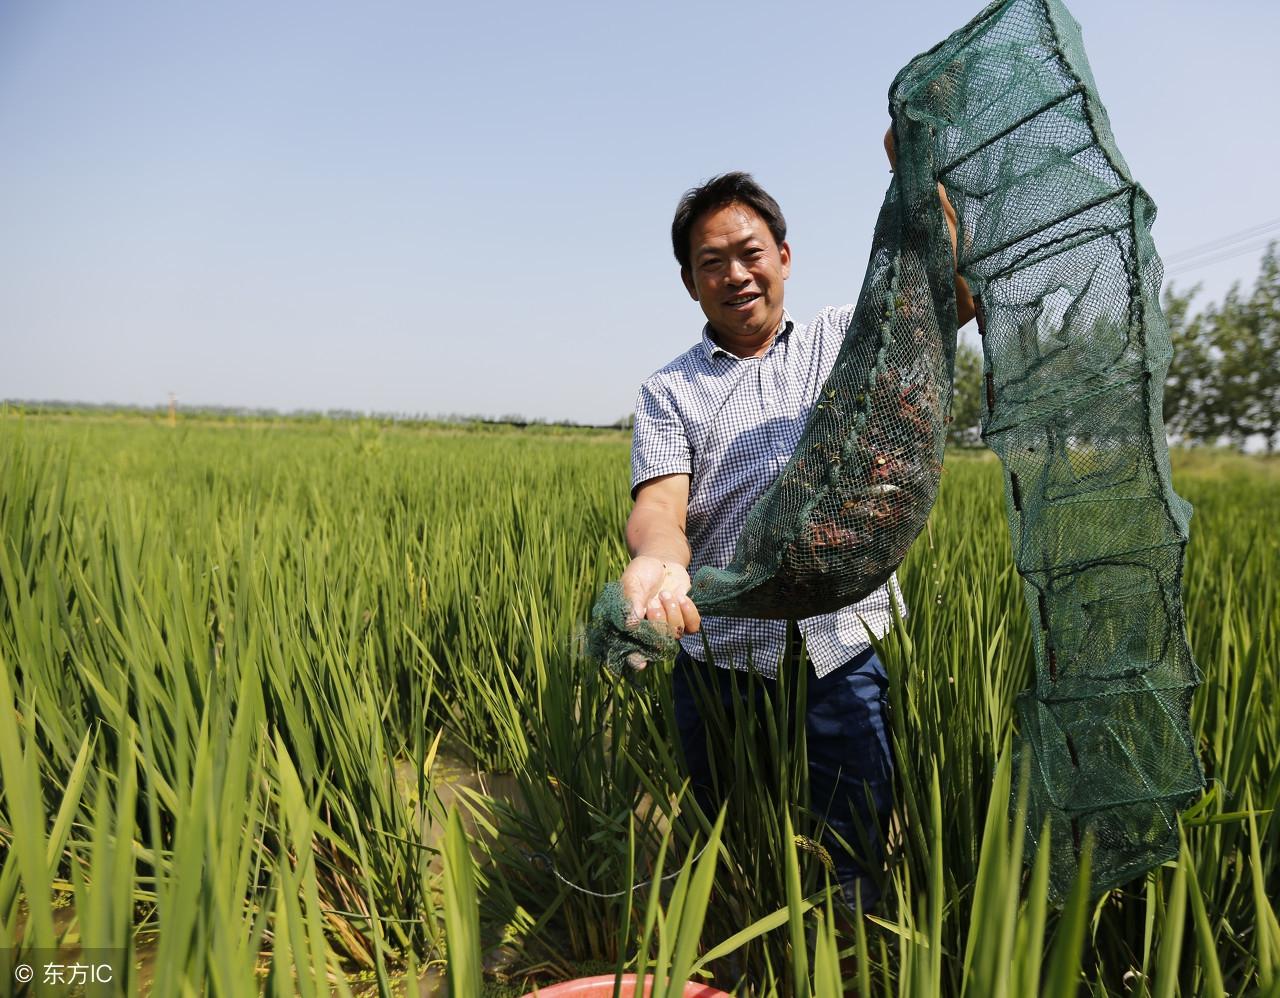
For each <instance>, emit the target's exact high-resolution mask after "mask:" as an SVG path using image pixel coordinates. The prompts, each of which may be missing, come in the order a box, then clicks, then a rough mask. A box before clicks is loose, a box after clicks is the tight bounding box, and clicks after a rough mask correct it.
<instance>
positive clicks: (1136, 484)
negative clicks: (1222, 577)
mask: <svg viewBox="0 0 1280 998" xmlns="http://www.w3.org/2000/svg"><path fill="white" fill-rule="evenodd" d="M889 98H890V101H889V102H890V114H891V116H892V119H893V132H894V139H895V145H896V149H897V168H896V171H895V173H894V176H893V179H892V182H891V184H890V186H889V190H888V193H887V194H886V197H885V201H884V206H883V208H882V209H881V212H880V216H879V219H878V222H877V225H876V230H875V234H874V239H873V245H872V251H871V258H870V262H869V264H868V268H867V272H866V277H865V280H864V283H863V289H862V293H861V295H860V297H859V300H858V305H857V309H856V311H855V313H854V316H853V319H852V321H851V324H850V326H849V329H848V332H847V334H846V337H845V341H844V343H843V346H842V348H841V350H840V353H839V356H838V358H837V360H836V362H835V365H834V367H833V369H832V371H831V374H830V377H829V378H828V381H827V383H826V385H825V386H824V388H823V392H822V395H821V396H820V398H819V399H818V401H817V403H816V405H815V407H814V410H813V413H812V415H811V417H810V419H809V422H808V424H807V426H806V429H805V432H804V434H803V436H802V437H801V440H800V443H799V444H798V446H797V447H796V450H795V451H794V453H793V454H792V457H791V460H790V461H789V463H788V464H787V465H786V466H785V467H784V468H783V470H782V471H781V472H780V473H779V474H778V477H777V478H776V480H775V481H774V482H773V483H772V484H771V485H770V487H769V488H768V489H767V490H766V491H765V493H764V494H763V496H762V497H761V498H760V500H759V501H758V502H757V504H756V506H755V507H754V509H753V510H752V512H751V514H750V516H749V518H748V521H747V524H746V526H745V528H744V529H743V531H742V534H741V536H740V538H739V541H738V545H737V550H736V551H735V554H734V558H733V560H732V562H731V563H730V564H729V565H728V566H726V567H725V568H723V569H718V568H702V569H700V570H699V571H698V572H697V573H696V575H695V577H694V580H693V590H692V592H691V594H690V595H691V597H692V599H693V601H694V602H695V604H696V605H697V606H698V608H699V610H700V611H701V612H702V613H703V614H704V615H720V616H746V617H764V618H792V619H798V618H804V617H808V616H812V615H815V614H818V613H822V612H826V611H830V610H834V609H837V608H839V607H843V606H847V605H848V604H850V603H853V602H856V601H857V600H859V599H861V598H863V597H865V596H866V595H868V594H869V593H871V592H872V591H874V590H875V589H876V588H878V587H879V586H881V585H882V584H884V582H885V581H886V580H887V579H888V577H889V576H890V574H891V573H892V572H893V570H894V569H895V568H896V567H897V566H898V565H899V564H900V562H901V561H902V558H903V557H904V556H905V554H906V551H907V549H908V547H909V546H910V544H911V542H912V541H913V540H914V539H915V537H916V536H917V535H918V533H919V531H920V530H921V528H922V527H923V524H924V521H925V518H926V517H927V515H928V512H929V510H930V508H931V506H932V504H933V500H934V497H935V495H936V492H937V485H938V477H939V474H940V471H941V464H942V454H943V444H944V440H945V429H946V414H947V412H948V409H949V406H950V396H951V382H952V373H953V362H954V355H955V340H956V305H955V293H954V271H955V269H956V267H957V266H958V268H959V270H960V272H961V273H962V274H963V275H964V277H965V278H966V280H967V282H968V284H969V287H970V289H971V291H972V292H973V294H974V296H975V301H976V303H977V305H978V326H979V333H980V335H981V339H982V346H983V355H984V372H983V394H984V398H985V403H986V407H985V414H984V418H983V439H984V440H985V441H986V443H987V445H988V446H990V447H991V449H992V450H994V451H995V452H996V454H997V455H998V456H999V458H1000V460H1001V462H1002V465H1003V469H1004V484H1005V496H1006V503H1007V511H1008V517H1009V526H1010V533H1011V537H1012V542H1013V554H1014V560H1015V563H1016V566H1017V569H1018V572H1019V573H1020V575H1021V576H1022V579H1023V588H1024V592H1025V597H1026V605H1027V607H1028V611H1029V613H1030V614H1031V619H1032V621H1033V623H1034V626H1033V633H1034V635H1035V638H1034V651H1035V661H1036V669H1035V684H1034V686H1033V688H1032V689H1030V690H1027V691H1025V692H1024V693H1022V694H1021V695H1020V696H1019V698H1018V702H1017V715H1018V721H1019V728H1020V741H1019V753H1020V757H1021V759H1022V760H1024V761H1025V765H1024V766H1022V767H1021V769H1020V771H1021V772H1024V773H1025V774H1027V779H1026V781H1025V783H1024V785H1023V786H1022V788H1021V789H1022V790H1023V792H1025V795H1026V799H1027V815H1026V822H1027V833H1028V835H1029V837H1030V841H1031V843H1032V846H1033V849H1032V850H1031V852H1032V854H1034V847H1036V846H1038V845H1039V844H1040V841H1041V837H1042V835H1043V834H1045V832H1044V830H1045V829H1046V828H1047V829H1048V833H1047V834H1048V837H1049V838H1048V842H1049V844H1050V856H1051V887H1052V889H1053V891H1054V893H1055V894H1056V895H1058V896H1062V895H1063V894H1064V893H1065V891H1066V890H1067V889H1068V888H1069V886H1070V885H1071V883H1073V882H1074V880H1075V877H1076V873H1077V869H1078V862H1079V857H1080V854H1081V849H1082V845H1083V843H1084V841H1085V840H1086V839H1091V840H1092V842H1093V853H1092V863H1091V869H1092V876H1091V881H1092V884H1091V886H1092V888H1093V890H1094V892H1095V893H1097V892H1099V891H1101V890H1103V889H1106V888H1108V887H1112V886H1116V885H1118V884H1121V883H1124V882H1125V881H1127V880H1129V879H1131V878H1132V877H1133V876H1136V875H1138V874H1140V873H1141V872H1143V871H1145V870H1147V869H1149V868H1151V867H1152V866H1154V865H1156V864H1158V863H1160V862H1162V861H1164V860H1166V859H1168V858H1170V857H1172V856H1174V855H1176V851H1177V835H1178V832H1177V817H1176V815H1177V811H1178V809H1179V808H1181V807H1183V806H1185V805H1186V804H1187V803H1188V802H1189V801H1190V800H1191V799H1192V798H1193V797H1194V796H1196V795H1197V794H1198V793H1199V792H1200V791H1201V789H1202V787H1203V782H1204V778H1203V773H1202V771H1201V768H1200V764H1199V759H1198V756H1197V753H1196V747H1195V743H1194V740H1193V739H1192V736H1191V733H1190V729H1189V710H1190V701H1191V696H1192V693H1193V691H1194V689H1195V687H1196V686H1197V685H1198V683H1199V673H1198V670H1197V669H1196V666H1195V664H1194V662H1193V661H1192V657H1191V653H1190V649H1189V648H1188V645H1187V641H1186V635H1185V626H1184V618H1183V611H1182V604H1181V593H1180V587H1181V579H1182V565H1183V552H1184V548H1185V545H1186V540H1187V528H1188V521H1189V518H1190V515H1191V508H1190V506H1189V504H1187V503H1186V502H1185V501H1184V500H1183V499H1181V498H1180V497H1179V496H1177V495H1176V494H1175V493H1174V491H1173V487H1172V483H1171V475H1170V469H1169V459H1168V450H1167V446H1166V443H1165V436H1164V427H1163V423H1162V419H1161V397H1162V392H1163V384H1164V378H1165V373H1166V371H1167V369H1168V365H1169V360H1170V356H1171V350H1170V343H1169V333H1168V329H1167V326H1166V324H1165V321H1164V317H1163V313H1162V312H1161V309H1160V303H1159V293H1160V286H1161V280H1162V267H1161V264H1160V260H1159V258H1158V256H1157V255H1156V252H1155V247H1154V244H1153V243H1152V240H1151V235H1150V227H1151V223H1152V221H1153V220H1154V217H1155V206H1154V204H1153V202H1152V201H1151V199H1150V197H1149V196H1148V195H1147V193H1146V192H1145V191H1144V190H1143V189H1142V188H1141V187H1140V186H1139V185H1138V184H1137V183H1136V182H1135V181H1134V180H1133V178H1132V176H1131V174H1130V172H1129V169H1128V166H1127V165H1126V164H1125V162H1124V159H1123V158H1122V157H1121V155H1120V152H1119V150H1118V149H1117V148H1116V144H1115V140H1114V137H1113V136H1112V133H1111V128H1110V124H1109V122H1108V118H1107V114H1106V111H1105V109H1104V107H1103V105H1102V103H1101V101H1100V99H1099V98H1098V93H1097V88H1096V85H1095V83H1094V81H1093V77H1092V74H1091V72H1090V69H1089V65H1088V61H1087V59H1086V57H1085V54H1084V48H1083V44H1082V42H1081V38H1080V31H1079V26H1078V25H1077V24H1076V22H1075V21H1074V19H1073V18H1072V17H1071V15H1070V14H1069V13H1068V12H1067V10H1066V8H1065V7H1064V6H1063V5H1062V4H1061V3H1059V2H1057V0H999V2H997V3H993V4H992V5H991V6H989V7H988V8H987V9H985V10H984V11H983V12H982V13H981V14H979V15H978V16H977V17H976V18H974V19H973V20H972V21H971V22H970V23H969V24H967V25H966V26H965V27H963V28H961V29H960V30H959V31H957V32H955V33H954V34H952V35H951V36H950V37H948V38H947V39H946V40H945V41H943V42H942V43H941V44H939V45H938V46H936V47H935V48H933V49H931V50H930V51H929V52H927V53H925V54H923V55H921V56H919V57H917V58H916V59H914V60H912V61H911V63H909V64H908V65H907V66H906V67H905V68H904V69H903V70H902V71H901V72H900V73H899V74H898V76H897V77H896V78H895V80H894V82H893V85H892V87H891V88H890V94H889ZM939 183H941V184H942V185H943V186H944V187H945V189H946V191H947V194H948V196H949V199H950V201H951V203H952V205H953V206H954V207H955V209H956V212H957V214H958V218H959V245H958V259H957V258H956V257H953V255H952V249H951V243H950V240H949V237H948V233H947V228H946V225H945V222H944V219H943V216H942V212H941V208H940V203H939V200H938V195H937V185H938V184H939ZM626 611H627V608H626V604H625V601H624V600H623V598H622V595H621V592H620V590H618V588H617V586H616V584H615V585H614V586H613V587H611V588H609V589H607V590H606V591H605V593H603V594H602V596H601V599H600V600H599V602H598V603H597V605H596V608H595V611H594V613H593V623H592V627H591V630H590V645H589V647H590V650H591V651H592V652H593V653H594V654H595V655H596V656H597V657H599V658H602V659H605V660H607V661H609V662H611V663H612V664H614V665H615V667H616V666H620V665H621V663H622V662H623V661H625V658H626V656H627V654H629V653H630V652H633V651H635V652H639V653H640V654H642V655H644V656H646V657H653V656H654V655H656V654H661V653H662V652H664V651H670V650H671V649H672V644H671V642H670V641H669V640H668V639H665V638H664V637H663V636H662V635H661V634H660V633H658V632H657V631H656V630H654V629H653V628H651V627H649V626H648V625H641V626H639V627H636V626H634V625H632V626H630V627H629V626H628V622H627V620H626Z"/></svg>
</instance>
